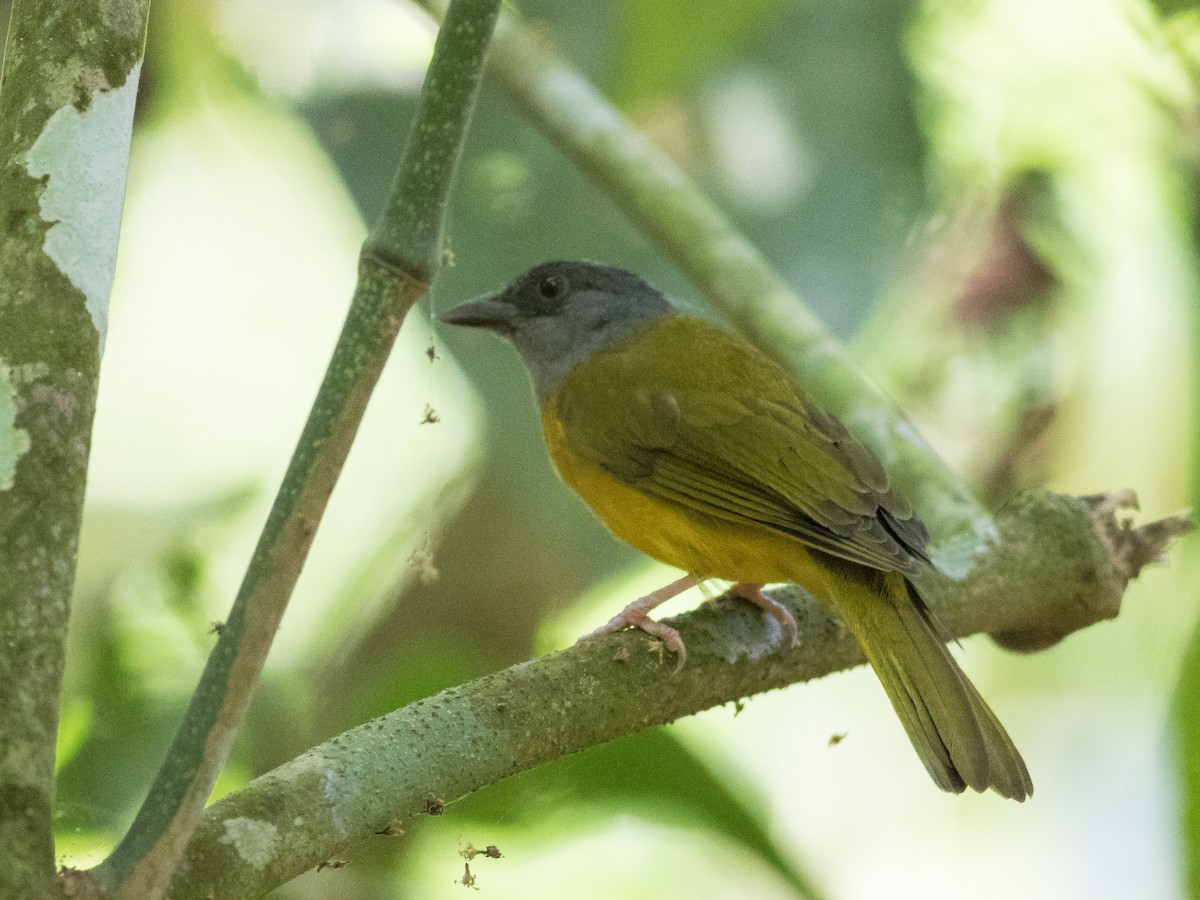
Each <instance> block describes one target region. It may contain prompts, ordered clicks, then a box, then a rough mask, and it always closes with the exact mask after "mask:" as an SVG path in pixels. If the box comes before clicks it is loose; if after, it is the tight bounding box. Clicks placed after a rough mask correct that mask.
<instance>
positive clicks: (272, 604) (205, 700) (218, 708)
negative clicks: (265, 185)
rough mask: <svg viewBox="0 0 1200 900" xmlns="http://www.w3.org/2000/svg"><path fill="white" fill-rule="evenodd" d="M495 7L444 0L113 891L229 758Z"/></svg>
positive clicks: (414, 265) (336, 467)
mask: <svg viewBox="0 0 1200 900" xmlns="http://www.w3.org/2000/svg"><path fill="white" fill-rule="evenodd" d="M499 5H500V0H455V2H454V3H453V4H451V6H450V9H449V12H448V13H447V16H446V22H445V25H444V26H443V27H442V29H441V31H440V33H439V35H438V40H437V43H436V46H435V48H434V54H433V60H432V62H431V63H430V68H429V72H428V73H427V75H426V79H425V84H424V86H423V88H422V92H421V101H420V106H419V108H418V111H417V115H416V118H415V120H414V122H413V124H412V128H411V131H410V134H409V138H408V141H407V143H406V144H405V147H404V152H403V154H402V156H401V161H400V164H399V169H398V174H397V177H396V181H395V184H394V186H393V189H392V194H391V197H390V200H389V202H388V204H387V208H386V210H385V212H384V215H383V217H382V218H381V220H380V222H379V223H378V224H377V225H376V226H375V228H374V229H373V231H372V232H371V234H370V236H369V237H368V239H367V241H366V244H365V245H364V248H363V253H362V257H361V260H360V264H359V277H358V284H357V286H356V288H355V292H354V296H353V299H352V300H351V304H350V311H349V314H348V315H347V318H346V323H345V325H344V327H343V330H342V333H341V336H340V337H339V339H338V343H337V346H336V348H335V349H334V353H333V358H332V360H331V362H330V364H329V369H328V371H327V372H326V375H325V379H324V381H323V382H322V384H321V387H320V390H319V391H318V394H317V398H316V401H315V402H314V404H313V408H312V412H311V413H310V415H309V418H308V421H307V423H306V424H305V426H304V430H303V433H302V434H301V436H300V440H299V443H298V445H297V447H296V451H295V454H294V455H293V457H292V460H291V463H290V465H289V467H288V470H287V473H286V474H285V475H284V479H283V484H282V486H281V487H280V489H279V493H278V495H277V496H276V498H275V503H274V505H273V506H272V508H271V512H270V514H269V516H268V519H267V523H266V526H265V527H264V529H263V533H262V536H261V537H260V539H259V542H258V546H257V548H256V550H255V552H254V556H253V558H252V560H251V562H250V565H249V568H248V569H247V572H246V576H245V579H244V581H243V582H242V586H241V589H240V590H239V592H238V595H237V599H236V600H235V602H234V604H233V608H232V610H231V612H230V614H229V617H228V619H227V620H226V622H225V625H224V627H223V628H222V629H221V633H220V636H219V638H218V640H217V644H216V647H215V648H214V649H213V652H212V654H211V656H210V657H209V660H208V664H207V666H206V667H205V670H204V673H203V675H202V676H201V680H200V684H199V686H198V687H197V689H196V692H195V694H194V695H193V697H192V701H191V703H190V705H189V706H188V709H187V712H186V713H185V715H184V720H183V722H182V724H181V725H180V728H179V731H178V732H177V734H176V736H175V739H174V742H173V743H172V745H171V748H170V750H169V751H168V754H167V758H166V759H165V760H164V762H163V764H162V768H161V769H160V770H159V773H158V775H157V777H156V778H155V781H154V783H153V785H152V787H151V789H150V792H149V795H148V797H147V798H146V801H145V802H144V803H143V804H142V807H141V809H140V810H139V811H138V814H137V817H136V818H135V820H134V822H133V825H132V826H131V828H130V830H129V832H128V833H127V834H126V835H125V837H124V839H123V840H122V841H121V843H120V844H119V845H118V847H117V848H116V849H115V850H114V851H113V853H112V855H111V856H109V858H108V859H107V860H105V861H104V862H103V863H102V864H101V865H100V866H99V867H98V868H97V869H96V870H95V876H96V878H97V880H98V881H99V883H100V884H101V885H102V886H103V887H104V889H106V890H107V891H109V892H111V893H114V894H116V895H118V896H121V897H128V898H138V900H144V898H150V897H156V896H161V895H162V893H163V891H165V889H166V886H167V884H168V882H169V880H170V878H171V876H172V873H173V872H174V871H175V868H176V866H177V864H178V862H179V859H180V856H181V854H182V852H183V849H184V846H185V845H186V843H187V841H188V839H189V837H190V836H191V833H192V829H193V828H194V826H195V823H196V821H197V819H198V817H199V815H200V812H201V810H202V809H203V808H204V803H205V801H206V800H207V799H208V795H209V793H210V791H211V790H212V786H213V782H214V781H215V779H216V776H217V773H218V772H219V770H220V768H221V766H222V765H223V764H224V762H225V759H226V757H227V756H228V753H229V749H230V746H231V745H232V743H233V740H234V737H235V735H236V733H237V729H238V727H239V725H240V724H241V721H242V718H243V716H244V714H245V711H246V707H247V705H248V704H249V701H250V695H251V692H252V691H253V688H254V685H255V683H256V682H257V680H258V676H259V673H260V672H261V670H262V666H263V662H264V661H265V659H266V656H267V652H268V651H269V649H270V646H271V641H272V638H273V637H274V635H275V630H276V628H277V627H278V625H279V622H280V619H281V618H282V616H283V613H284V610H285V608H286V607H287V602H288V600H289V598H290V597H291V594H292V590H293V588H294V586H295V584H296V580H297V578H298V577H299V575H300V570H301V567H302V566H303V564H304V560H305V558H306V556H307V555H308V550H309V547H310V545H311V544H312V540H313V537H314V535H315V533H316V530H317V526H318V524H319V523H320V521H321V516H322V514H323V513H324V511H325V506H326V503H327V502H328V500H329V496H330V494H331V492H332V491H333V487H334V484H335V482H336V480H337V477H338V475H339V473H340V472H341V469H342V465H343V463H344V462H345V459H346V456H347V454H348V453H349V450H350V445H351V442H352V441H353V439H354V435H355V433H356V432H357V430H358V426H359V423H360V421H361V420H362V416H363V412H364V410H365V409H366V405H367V400H368V399H369V397H370V394H371V391H372V390H373V388H374V386H375V383H376V381H377V380H378V378H379V374H380V372H381V371H382V369H383V365H384V363H385V362H386V360H387V357H388V354H389V353H390V351H391V348H392V345H393V343H394V341H395V338H396V334H397V332H398V330H399V328H400V324H401V322H402V321H403V319H404V316H405V314H406V313H407V312H408V310H409V309H410V308H411V307H412V306H413V304H414V303H415V302H416V301H417V300H418V299H419V298H420V297H421V296H422V295H423V294H424V293H425V291H426V289H427V287H428V285H429V282H430V280H431V279H432V278H433V276H434V274H435V273H436V271H437V269H438V266H439V262H440V258H441V253H442V247H441V235H442V223H443V221H444V219H445V211H446V203H447V197H448V194H449V190H450V185H451V181H452V178H453V174H454V169H455V165H456V163H457V161H458V159H459V157H460V155H461V151H462V146H463V142H464V139H465V136H466V132H467V126H468V124H469V122H470V118H471V112H472V110H473V108H474V103H475V97H476V95H477V93H478V88H479V81H480V76H481V72H482V69H483V60H484V57H485V55H486V52H487V47H488V42H489V39H490V37H491V34H492V29H493V27H494V25H495V20H496V16H497V13H498V11H499ZM196 889H197V890H200V891H202V892H204V893H205V895H206V896H222V893H221V892H219V891H218V892H217V893H215V894H213V893H211V888H208V887H206V886H204V885H203V884H197V886H196Z"/></svg>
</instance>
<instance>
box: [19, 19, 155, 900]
mask: <svg viewBox="0 0 1200 900" xmlns="http://www.w3.org/2000/svg"><path fill="white" fill-rule="evenodd" d="M61 6H62V5H61V4H59V3H57V2H56V0H16V2H14V3H13V6H12V16H11V22H10V26H9V31H8V41H7V46H6V48H5V53H4V70H3V72H2V73H0V685H3V688H2V689H0V748H2V752H0V760H2V761H3V762H2V765H0V846H2V847H3V848H4V852H3V859H4V864H3V865H0V897H22V898H30V900H39V898H42V897H50V896H55V897H57V896H59V894H58V885H57V883H56V880H55V863H54V844H53V830H52V819H51V802H52V799H53V796H54V789H53V785H54V744H55V734H56V731H57V727H58V705H59V694H60V692H61V688H62V672H63V660H64V653H65V642H66V634H67V618H68V612H69V610H70V598H71V590H72V587H73V584H74V580H75V562H76V550H77V547H78V541H79V525H80V521H81V518H82V513H83V495H84V484H85V480H86V475H87V464H88V454H89V450H90V446H91V434H92V418H93V413H94V411H95V406H96V388H97V377H98V373H99V363H100V353H101V351H102V349H103V344H104V328H105V324H106V320H107V308H108V298H109V293H110V290H111V288H112V277H113V271H114V266H115V262H116V253H117V236H118V232H119V229H120V224H121V210H122V205H123V199H124V194H125V173H126V170H127V168H128V163H129V141H130V133H131V131H132V128H133V110H134V100H135V99H136V96H137V85H138V74H139V72H140V70H141V59H142V50H143V45H144V42H145V32H146V16H147V12H148V9H149V6H150V3H149V0H107V2H104V3H86V4H74V5H73V6H72V8H71V10H70V12H65V11H64V10H63V9H62V8H61Z"/></svg>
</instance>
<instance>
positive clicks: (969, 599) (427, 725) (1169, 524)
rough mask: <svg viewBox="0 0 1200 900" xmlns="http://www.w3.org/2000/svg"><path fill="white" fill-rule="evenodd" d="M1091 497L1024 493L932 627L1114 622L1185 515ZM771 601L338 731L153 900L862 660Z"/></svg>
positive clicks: (1062, 626) (801, 598) (596, 645)
mask: <svg viewBox="0 0 1200 900" xmlns="http://www.w3.org/2000/svg"><path fill="white" fill-rule="evenodd" d="M1109 501H1110V498H1107V497H1104V498H1089V499H1078V498H1074V497H1066V496H1063V495H1056V494H1046V493H1035V494H1029V495H1025V496H1023V497H1021V498H1019V499H1018V500H1017V501H1015V502H1014V503H1012V504H1010V506H1009V507H1007V508H1006V509H1005V510H1002V511H1001V512H1000V514H999V515H998V516H997V524H998V527H999V531H1000V538H1001V539H1000V541H999V543H998V544H996V545H994V546H993V548H992V549H991V550H990V551H989V552H987V553H984V554H983V555H982V556H981V558H980V564H979V565H978V566H977V567H976V568H975V570H974V572H973V573H972V574H971V576H970V577H969V578H968V579H966V581H964V582H962V583H960V584H958V585H956V586H955V592H954V597H953V599H952V602H946V603H942V604H941V606H940V609H939V618H940V619H941V620H942V622H943V624H944V625H945V626H946V627H947V629H948V630H949V632H950V633H951V634H952V635H955V636H966V635H968V634H972V633H975V632H979V631H986V632H993V633H1011V634H1024V633H1029V632H1031V631H1032V632H1035V633H1037V634H1040V635H1042V636H1043V637H1046V636H1051V635H1052V636H1054V637H1055V638H1060V637H1062V636H1064V635H1066V634H1068V633H1070V632H1071V631H1074V630H1076V629H1079V628H1083V627H1085V626H1087V625H1089V624H1092V623H1094V622H1098V621H1101V620H1103V619H1108V618H1112V617H1113V616H1115V615H1116V614H1117V612H1118V611H1119V609H1120V602H1121V595H1122V593H1123V592H1124V589H1125V584H1126V581H1127V578H1128V577H1132V576H1133V575H1135V574H1136V571H1135V570H1133V569H1131V568H1130V567H1129V566H1128V565H1127V564H1126V561H1127V560H1128V559H1129V558H1131V557H1132V556H1141V557H1142V558H1148V557H1147V556H1146V554H1147V553H1149V554H1152V555H1153V556H1158V555H1159V554H1161V553H1162V551H1163V550H1164V549H1165V547H1166V543H1167V540H1168V539H1169V538H1168V536H1169V535H1172V534H1178V533H1180V532H1181V531H1184V530H1187V528H1188V527H1190V526H1189V525H1188V524H1187V522H1186V521H1185V520H1182V519H1178V518H1177V519H1166V520H1163V521H1162V522H1158V523H1152V524H1150V525H1147V526H1144V527H1142V528H1137V529H1131V528H1129V527H1128V526H1127V525H1122V524H1120V523H1118V522H1117V520H1116V518H1115V515H1114V512H1115V508H1116V505H1115V504H1114V503H1111V502H1109ZM1134 548H1136V550H1135V552H1134V553H1132V554H1131V553H1129V552H1127V551H1129V550H1131V549H1134ZM775 596H776V597H778V598H779V599H781V600H783V601H784V602H786V603H787V605H788V606H789V608H790V609H792V611H793V612H794V614H795V615H796V619H797V621H798V623H799V636H800V645H799V647H797V648H794V649H792V648H787V649H781V648H780V647H779V645H778V641H777V637H775V638H774V639H773V635H772V631H771V629H770V628H769V627H768V624H767V620H766V619H765V617H764V616H763V614H762V613H761V612H760V611H758V610H756V609H754V608H752V607H751V606H750V605H749V604H746V603H741V602H738V601H730V600H722V601H719V602H718V603H716V604H713V605H709V606H704V607H701V608H700V609H698V610H695V611H694V612H691V613H688V614H686V615H684V616H680V617H678V618H676V619H673V620H671V622H672V624H673V625H674V626H675V627H677V628H679V630H680V632H681V633H682V635H683V637H684V640H685V641H686V642H687V646H688V649H689V652H688V664H687V667H686V668H684V669H683V670H682V671H681V672H679V673H678V674H675V673H674V663H673V661H672V660H670V659H666V660H664V659H663V655H662V653H661V649H660V648H659V647H658V646H657V643H656V642H654V641H650V640H648V639H647V638H646V636H645V635H643V634H641V633H640V632H633V631H626V632H621V633H619V634H615V635H609V636H607V637H604V638H600V639H597V640H594V641H590V642H587V643H585V644H580V645H577V646H575V647H572V648H570V649H568V650H564V651H562V652H561V653H556V654H553V655H552V656H548V657H544V658H542V659H535V660H531V661H529V662H526V663H522V664H520V665H516V666H513V667H512V668H509V669H506V670H505V671H503V672H499V673H497V674H495V675H488V676H486V677H484V678H480V679H478V680H476V681H472V682H470V683H468V684H465V685H462V686H460V687H456V688H451V689H449V690H446V691H443V692H442V693H440V694H438V695H436V696H434V697H429V698H427V699H425V700H418V701H417V702H415V703H413V704H410V705H409V706H406V707H404V708H403V709H399V710H397V711H395V712H393V713H389V714H388V715H386V716H382V717H380V718H378V719H375V720H374V721H372V722H368V723H366V724H364V725H360V726H359V727H357V728H354V729H351V730H350V731H347V732H345V733H344V734H341V735H338V736H337V737H335V738H332V739H331V740H329V741H326V742H325V743H323V744H321V745H319V746H317V747H314V748H313V749H312V750H310V751H308V752H307V753H304V754H302V755H300V756H298V757H297V758H296V759H294V760H292V761H291V762H288V763H286V764H284V765H283V766H280V767H279V768H277V769H275V770H274V771H272V772H268V773H267V774H265V775H263V776H261V777H260V778H257V779H255V780H254V781H253V782H251V783H250V784H249V785H248V786H247V787H245V788H243V789H242V790H240V791H237V792H236V793H234V794H231V795H229V796H228V797H225V798H224V799H222V800H220V801H218V802H217V803H215V804H214V805H213V806H211V807H210V808H209V809H207V810H206V811H205V813H204V818H203V820H202V822H201V824H200V826H199V827H198V828H197V829H196V833H195V835H194V836H193V838H192V842H191V844H190V845H189V846H188V850H187V856H186V862H185V864H184V867H183V868H181V871H180V877H178V878H177V879H176V880H175V882H174V883H173V884H172V886H171V892H170V896H171V897H172V898H174V900H200V898H203V897H209V896H219V897H222V898H228V900H238V898H250V897H259V896H262V895H263V894H265V893H266V892H267V891H269V890H270V889H272V888H274V887H276V886H278V885H280V884H282V883H283V882H285V881H287V880H288V879H291V878H293V877H295V876H296V875H298V874H300V873H301V872H303V871H305V870H306V869H308V868H311V867H313V866H315V865H317V864H319V863H320V862H321V861H322V860H325V859H328V858H329V857H330V856H332V855H336V854H337V853H339V852H341V851H342V850H343V849H344V848H346V847H347V846H348V845H350V844H352V843H355V842H356V841H360V840H364V839H367V838H369V837H370V836H371V835H372V834H375V833H377V832H380V831H384V830H386V829H387V828H388V826H389V825H390V826H395V825H397V824H398V823H400V822H403V823H408V822H409V821H410V820H411V819H412V818H413V817H415V816H419V815H422V814H432V815H436V814H439V813H440V812H441V810H442V807H443V806H444V805H445V804H447V803H451V802H453V801H454V800H456V799H459V798H461V797H464V796H466V795H467V794H470V793H471V792H473V791H476V790H478V789H480V788H482V787H485V786H487V785H490V784H495V783H496V782H498V781H501V780H503V779H505V778H507V777H509V776H510V775H513V774H516V773H517V772H522V771H525V770H526V769H530V768H533V767H535V766H538V765H541V764H542V763H546V762H549V761H551V760H554V759H557V758H559V757H562V756H565V755H567V754H570V753H575V752H578V751H580V750H583V749H586V748H588V747H592V746H596V745H597V744H602V743H605V742H607V741H611V740H613V739H615V738H618V737H621V736H622V735H626V734H631V733H633V732H636V731H641V730H642V729H645V728H648V727H650V726H653V725H657V724H661V723H664V722H670V721H672V720H674V719H677V718H679V717H680V716H685V715H690V714H692V713H695V712H698V711H700V710H703V709H708V708H710V707H713V706H718V705H720V704H723V703H729V702H731V701H736V700H739V699H741V698H743V697H747V696H750V695H753V694H757V693H760V692H762V691H767V690H771V689H773V688H778V687H783V686H785V685H788V684H793V683H795V682H800V681H807V680H810V679H813V678H819V677H821V676H822V675H826V674H829V673H831V672H835V671H838V670H839V669H846V668H849V667H851V666H855V665H858V664H860V663H862V662H863V656H862V652H861V650H860V649H859V646H858V644H857V643H856V641H855V640H854V638H853V637H852V636H851V635H850V634H849V633H848V632H847V631H845V630H844V629H843V628H842V627H841V626H840V625H839V623H838V622H837V620H836V619H835V618H834V617H833V616H832V614H831V613H829V612H828V611H827V610H826V609H825V608H824V607H822V606H820V605H818V604H817V603H815V602H814V601H812V600H811V598H809V597H808V595H807V594H804V593H803V592H802V591H800V590H799V589H785V590H783V591H780V592H778V593H776V594H775ZM656 649H659V650H660V652H657V653H656V652H653V651H655V650H656ZM1018 739H1019V736H1018ZM913 763H914V764H913V777H914V778H916V777H920V776H919V774H918V773H919V767H918V765H917V763H916V759H915V758H914V761H913ZM185 873H186V875H185Z"/></svg>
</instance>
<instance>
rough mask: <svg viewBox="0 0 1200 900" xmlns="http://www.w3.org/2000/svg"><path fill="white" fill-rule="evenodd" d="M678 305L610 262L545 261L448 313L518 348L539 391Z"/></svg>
mask: <svg viewBox="0 0 1200 900" xmlns="http://www.w3.org/2000/svg"><path fill="white" fill-rule="evenodd" d="M674 311H675V309H674V307H672V306H671V304H670V303H669V302H668V301H667V298H666V297H664V296H663V295H662V294H661V293H659V292H658V291H656V290H655V289H654V288H652V287H651V286H650V285H648V284H647V283H646V282H645V281H643V280H642V279H641V278H639V277H638V276H637V275H634V274H633V273H632V272H626V271H625V270H624V269H617V268H614V267H612V266H602V265H598V264H596V263H587V262H570V261H566V262H547V263H542V264H541V265H540V266H534V267H533V268H532V269H530V270H529V271H528V272H526V273H525V274H523V275H520V276H518V277H517V278H516V279H515V280H514V281H513V282H512V284H510V285H509V286H508V287H506V288H504V289H503V290H501V291H497V292H496V293H494V294H488V295H487V296H485V297H481V298H479V299H478V300H474V301H472V302H470V303H465V304H463V305H462V306H459V307H456V308H455V309H452V310H450V312H448V313H446V314H445V315H443V316H442V321H443V322H447V323H449V324H451V325H465V326H467V327H471V328H486V329H488V330H489V331H494V332H496V333H497V334H499V335H503V336H504V337H506V338H508V339H509V340H510V341H512V342H513V344H514V345H515V346H516V348H517V350H518V351H519V352H520V354H521V357H522V358H523V359H524V360H525V364H526V365H527V366H529V371H530V372H532V373H533V382H534V385H535V387H536V388H537V391H538V396H545V395H546V394H547V393H549V392H550V391H552V390H554V388H555V387H557V385H558V383H559V382H560V381H561V380H562V379H563V376H565V375H566V374H567V373H568V372H570V371H571V369H573V368H575V366H576V365H578V364H579V363H580V362H582V361H583V360H585V359H587V358H588V357H590V356H591V355H592V354H593V353H595V352H596V351H597V350H602V349H603V348H605V347H607V346H609V345H611V344H612V343H613V342H614V341H617V340H619V339H620V338H622V337H624V336H625V335H627V334H629V332H630V331H633V330H634V329H636V328H638V327H639V326H641V325H645V324H646V323H648V322H650V321H653V320H654V319H657V318H659V317H660V316H665V315H670V314H671V313H673V312H674Z"/></svg>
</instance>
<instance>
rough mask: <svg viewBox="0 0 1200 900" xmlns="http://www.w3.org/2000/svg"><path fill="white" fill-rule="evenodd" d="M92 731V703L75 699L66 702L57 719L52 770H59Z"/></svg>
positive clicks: (80, 698) (85, 699)
mask: <svg viewBox="0 0 1200 900" xmlns="http://www.w3.org/2000/svg"><path fill="white" fill-rule="evenodd" d="M91 730H92V702H91V700H90V699H88V698H87V697H76V698H75V699H74V700H71V701H69V702H67V703H66V704H65V705H64V706H63V708H62V711H61V713H60V714H59V717H58V739H57V741H56V743H55V745H54V768H55V770H59V769H61V768H62V767H63V766H65V765H66V764H67V763H69V762H70V761H71V758H72V757H74V756H75V754H76V753H77V752H78V751H79V748H80V747H82V746H83V742H84V741H86V740H87V736H88V734H89V732H91Z"/></svg>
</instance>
